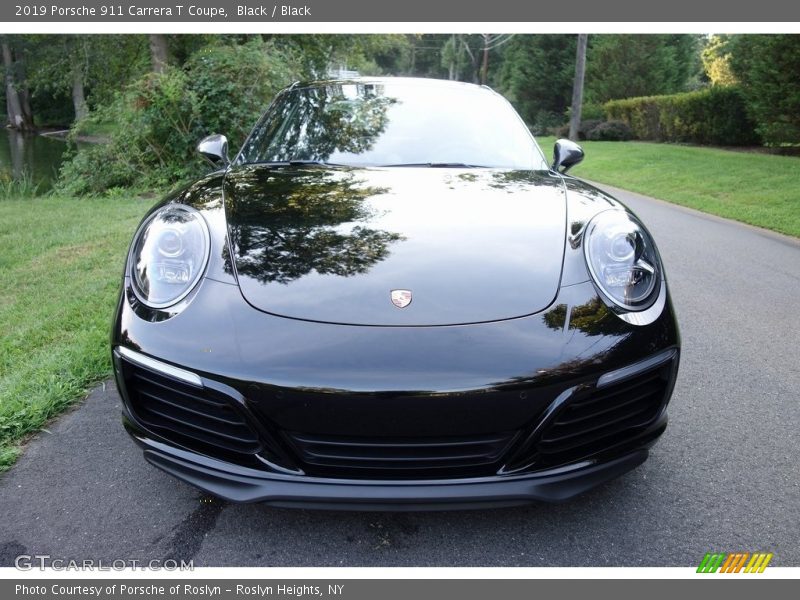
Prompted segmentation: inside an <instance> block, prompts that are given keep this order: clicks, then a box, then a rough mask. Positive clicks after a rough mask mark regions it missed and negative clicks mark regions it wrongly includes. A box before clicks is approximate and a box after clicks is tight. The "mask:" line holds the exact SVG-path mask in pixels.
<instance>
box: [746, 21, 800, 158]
mask: <svg viewBox="0 0 800 600" xmlns="http://www.w3.org/2000/svg"><path fill="white" fill-rule="evenodd" d="M730 51H731V68H732V70H733V73H734V75H735V76H736V78H737V79H738V80H739V82H740V84H741V89H742V93H743V94H744V97H745V101H746V103H747V107H748V111H749V112H750V114H751V115H752V116H753V118H754V119H755V121H756V130H757V131H758V133H759V134H761V136H762V137H763V139H764V141H765V142H766V143H767V144H768V145H781V144H797V143H800V77H798V72H797V68H798V65H800V36H798V35H795V34H787V35H738V36H734V37H733V38H732V39H731V40H730Z"/></svg>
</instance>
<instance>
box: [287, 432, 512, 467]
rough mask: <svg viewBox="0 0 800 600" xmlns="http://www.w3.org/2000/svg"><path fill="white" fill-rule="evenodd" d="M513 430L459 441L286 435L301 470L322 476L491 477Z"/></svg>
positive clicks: (509, 441)
mask: <svg viewBox="0 0 800 600" xmlns="http://www.w3.org/2000/svg"><path fill="white" fill-rule="evenodd" d="M516 436H517V434H516V432H504V433H498V434H490V435H471V436H458V437H437V438H433V437H418V438H417V437H414V438H392V437H380V438H370V437H344V436H321V435H311V434H305V433H287V434H286V439H287V440H288V441H289V443H290V444H291V445H292V446H293V447H294V448H295V450H296V451H297V454H298V455H299V457H300V459H301V461H302V462H303V464H304V470H305V471H306V472H308V473H309V474H310V475H316V476H323V477H381V476H385V477H387V478H412V477H437V476H446V477H454V476H462V477H465V476H473V475H474V476H479V475H492V474H494V473H495V472H496V471H497V468H498V467H499V463H500V460H501V459H502V458H503V456H504V455H505V453H506V451H507V449H508V448H509V446H510V445H511V444H512V443H513V441H514V440H515V438H516Z"/></svg>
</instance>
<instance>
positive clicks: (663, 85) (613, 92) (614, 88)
mask: <svg viewBox="0 0 800 600" xmlns="http://www.w3.org/2000/svg"><path fill="white" fill-rule="evenodd" d="M698 44H699V38H698V36H694V35H686V34H669V35H666V34H658V35H653V34H648V35H630V34H624V35H595V36H592V44H591V46H590V47H589V50H588V52H587V65H586V97H587V99H588V100H589V101H591V102H593V103H604V102H607V101H608V100H614V99H617V98H633V97H637V96H654V95H658V94H671V93H676V92H683V91H686V89H687V87H688V86H689V82H690V81H691V80H692V78H693V77H694V76H695V75H696V74H697V72H698V71H699V69H700V61H699V52H698Z"/></svg>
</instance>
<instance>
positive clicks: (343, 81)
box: [287, 77, 494, 92]
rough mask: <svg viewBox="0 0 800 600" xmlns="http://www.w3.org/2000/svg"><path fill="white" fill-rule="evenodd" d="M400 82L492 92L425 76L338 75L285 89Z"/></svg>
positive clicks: (472, 85) (489, 89)
mask: <svg viewBox="0 0 800 600" xmlns="http://www.w3.org/2000/svg"><path fill="white" fill-rule="evenodd" d="M386 83H401V84H404V85H424V86H431V87H451V88H461V89H473V90H480V89H483V90H486V91H489V92H494V90H492V88H490V87H489V86H488V85H477V84H475V83H466V82H464V81H452V80H449V79H432V78H426V77H340V78H332V79H319V80H314V81H296V82H294V83H293V84H292V85H291V86H289V87H288V88H287V89H303V88H312V87H323V86H327V85H347V84H359V85H368V84H378V85H379V84H386Z"/></svg>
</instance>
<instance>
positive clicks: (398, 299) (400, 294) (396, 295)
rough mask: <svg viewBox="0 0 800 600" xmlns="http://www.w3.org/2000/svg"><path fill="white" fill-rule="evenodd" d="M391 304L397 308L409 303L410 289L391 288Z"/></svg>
mask: <svg viewBox="0 0 800 600" xmlns="http://www.w3.org/2000/svg"><path fill="white" fill-rule="evenodd" d="M392 304H394V305H395V306H396V307H397V308H405V307H406V306H408V305H409V304H411V290H392Z"/></svg>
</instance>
